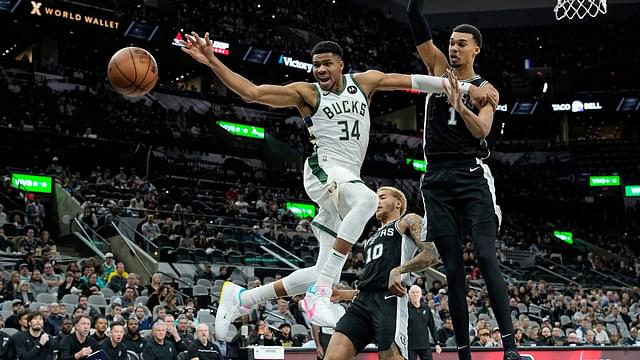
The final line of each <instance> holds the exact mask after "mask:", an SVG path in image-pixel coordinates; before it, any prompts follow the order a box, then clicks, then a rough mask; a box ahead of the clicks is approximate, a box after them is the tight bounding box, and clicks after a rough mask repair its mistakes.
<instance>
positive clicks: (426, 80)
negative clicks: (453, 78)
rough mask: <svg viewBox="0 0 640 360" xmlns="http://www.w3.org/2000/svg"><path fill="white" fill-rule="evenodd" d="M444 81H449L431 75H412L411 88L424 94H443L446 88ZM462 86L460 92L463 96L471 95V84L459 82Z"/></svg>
mask: <svg viewBox="0 0 640 360" xmlns="http://www.w3.org/2000/svg"><path fill="white" fill-rule="evenodd" d="M442 81H448V80H447V79H446V78H443V77H437V76H430V75H418V74H412V75H411V88H412V89H414V90H420V91H422V92H433V93H443V92H444V86H443V85H442ZM458 84H460V92H462V93H463V94H468V93H469V88H471V84H470V83H467V82H460V81H459V82H458Z"/></svg>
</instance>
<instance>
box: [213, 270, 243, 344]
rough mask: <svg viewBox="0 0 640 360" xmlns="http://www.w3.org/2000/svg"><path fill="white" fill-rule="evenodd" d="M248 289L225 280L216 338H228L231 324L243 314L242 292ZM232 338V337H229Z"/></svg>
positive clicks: (217, 316)
mask: <svg viewBox="0 0 640 360" xmlns="http://www.w3.org/2000/svg"><path fill="white" fill-rule="evenodd" d="M245 290H246V289H245V288H243V287H242V286H239V285H236V284H234V283H232V282H231V281H225V282H224V285H222V291H221V292H220V300H219V305H218V312H217V313H216V338H217V339H218V340H226V338H227V332H228V331H229V325H231V323H232V322H233V321H234V320H235V319H237V318H238V317H239V316H240V315H242V311H241V310H240V294H241V293H242V292H243V291H245ZM229 340H230V339H229Z"/></svg>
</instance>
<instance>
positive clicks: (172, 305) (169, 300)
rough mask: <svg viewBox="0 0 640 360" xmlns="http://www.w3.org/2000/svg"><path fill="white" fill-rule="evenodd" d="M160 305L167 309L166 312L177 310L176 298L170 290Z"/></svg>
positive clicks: (171, 312)
mask: <svg viewBox="0 0 640 360" xmlns="http://www.w3.org/2000/svg"><path fill="white" fill-rule="evenodd" d="M160 305H162V306H163V307H164V308H165V309H167V314H175V313H177V312H178V298H177V297H176V295H175V294H173V293H171V292H169V293H168V294H167V296H166V297H165V298H164V300H163V301H162V302H161V303H160Z"/></svg>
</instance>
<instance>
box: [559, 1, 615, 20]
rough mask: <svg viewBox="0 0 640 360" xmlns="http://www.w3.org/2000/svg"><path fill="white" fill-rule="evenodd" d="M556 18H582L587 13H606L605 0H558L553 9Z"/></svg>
mask: <svg viewBox="0 0 640 360" xmlns="http://www.w3.org/2000/svg"><path fill="white" fill-rule="evenodd" d="M553 11H554V12H555V13H556V20H562V19H564V18H567V19H569V20H571V19H573V18H574V17H576V16H577V17H578V19H584V18H585V17H586V16H587V15H589V16H591V17H596V16H598V15H599V14H606V13H607V0H558V5H556V7H555V8H554V9H553Z"/></svg>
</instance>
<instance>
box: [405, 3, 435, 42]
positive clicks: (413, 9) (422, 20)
mask: <svg viewBox="0 0 640 360" xmlns="http://www.w3.org/2000/svg"><path fill="white" fill-rule="evenodd" d="M422 7H423V0H409V5H407V16H408V17H409V27H410V28H411V33H412V34H413V41H414V42H415V44H416V45H420V44H423V43H425V42H427V41H429V40H431V30H430V29H429V23H427V18H426V17H424V15H422Z"/></svg>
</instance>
